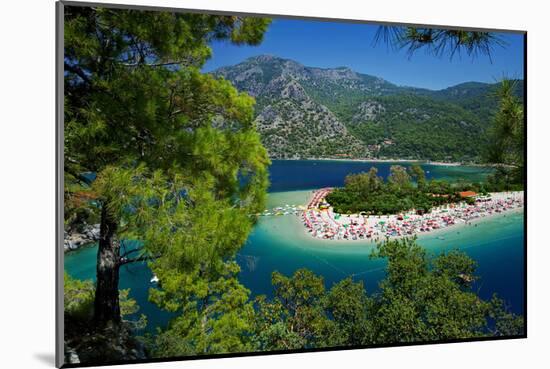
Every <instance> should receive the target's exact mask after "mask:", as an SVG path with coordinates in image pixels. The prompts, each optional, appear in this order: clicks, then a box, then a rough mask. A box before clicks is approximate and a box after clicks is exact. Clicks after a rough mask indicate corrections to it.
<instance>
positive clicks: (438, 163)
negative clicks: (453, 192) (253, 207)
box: [270, 158, 494, 168]
mask: <svg viewBox="0 0 550 369" xmlns="http://www.w3.org/2000/svg"><path fill="white" fill-rule="evenodd" d="M270 160H272V161H274V160H280V161H337V162H338V161H340V162H356V163H418V164H426V165H433V166H446V167H460V166H463V167H487V168H491V167H494V165H491V164H481V163H459V162H444V161H429V160H422V159H374V158H373V159H369V158H361V159H359V158H345V159H344V158H299V159H277V158H270Z"/></svg>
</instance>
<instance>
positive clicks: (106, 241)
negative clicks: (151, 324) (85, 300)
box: [94, 204, 121, 326]
mask: <svg viewBox="0 0 550 369" xmlns="http://www.w3.org/2000/svg"><path fill="white" fill-rule="evenodd" d="M117 225H118V224H117V222H116V220H115V219H114V218H113V217H112V216H111V215H110V214H109V212H108V211H107V204H103V206H102V209H101V223H100V229H99V232H100V236H99V247H98V250H97V269H96V277H97V283H96V291H95V300H94V319H95V322H96V324H97V325H99V326H105V325H108V324H114V325H118V324H119V323H120V322H121V317H120V304H119V292H118V281H119V268H120V263H119V260H120V244H119V242H118V240H116V238H115V233H116V229H117Z"/></svg>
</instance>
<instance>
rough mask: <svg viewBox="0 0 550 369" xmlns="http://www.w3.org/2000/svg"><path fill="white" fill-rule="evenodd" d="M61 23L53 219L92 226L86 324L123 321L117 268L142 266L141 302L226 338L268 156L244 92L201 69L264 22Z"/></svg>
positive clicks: (73, 17)
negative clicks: (60, 117) (57, 190)
mask: <svg viewBox="0 0 550 369" xmlns="http://www.w3.org/2000/svg"><path fill="white" fill-rule="evenodd" d="M64 18H65V29H64V35H65V39H64V47H65V57H64V70H65V73H64V77H65V110H64V113H65V117H64V120H65V142H64V148H65V152H64V156H65V200H66V201H65V203H66V205H67V209H66V214H67V216H68V218H67V219H66V222H67V224H73V223H78V222H79V221H80V220H79V219H82V218H83V217H82V216H79V215H78V214H91V215H90V216H92V215H93V217H95V219H97V221H98V222H99V223H100V237H99V247H98V256H97V273H96V274H97V275H96V277H97V278H96V283H95V288H94V298H93V320H92V323H91V326H93V327H94V329H96V330H97V329H99V328H100V327H111V328H112V327H120V328H122V327H123V324H121V323H123V322H122V319H121V315H122V314H123V309H124V307H123V306H121V303H120V296H121V292H120V291H119V285H118V282H119V270H120V268H121V267H122V266H123V265H126V264H128V263H133V262H148V263H150V267H151V269H152V270H153V271H154V272H155V273H156V274H157V275H158V276H159V278H160V279H161V281H162V288H161V289H160V290H152V291H151V299H152V300H153V301H154V302H156V303H157V304H159V305H160V306H161V307H163V308H166V309H168V310H170V311H174V312H177V313H178V314H179V315H181V316H184V318H182V319H183V320H184V321H185V322H190V321H193V322H194V323H197V324H193V327H192V328H191V330H192V331H186V332H187V333H188V335H190V336H192V337H193V339H199V337H202V336H201V334H204V335H206V336H209V337H210V338H208V339H205V341H207V340H212V341H215V340H216V338H214V337H218V339H221V337H226V336H227V337H229V336H230V333H229V332H232V331H235V332H237V333H234V335H235V336H238V332H240V329H241V328H240V327H239V326H238V323H236V320H235V319H234V318H235V317H236V315H235V314H237V313H236V312H235V311H234V310H233V309H232V307H233V305H232V304H237V302H238V300H239V297H238V296H241V298H243V297H242V296H246V293H245V292H244V289H243V288H242V287H241V286H240V285H239V284H238V282H237V280H236V277H235V275H236V273H237V271H238V270H237V268H236V264H235V261H234V257H235V252H236V250H238V248H239V247H240V246H241V245H242V243H243V242H244V240H245V239H246V237H247V235H248V233H249V231H250V229H251V227H252V224H253V222H254V218H252V217H251V216H250V215H249V214H254V213H257V212H258V211H259V210H260V209H263V205H264V201H265V192H266V188H267V186H268V178H267V166H268V165H269V159H268V157H267V154H266V151H265V149H264V147H263V146H262V145H261V142H260V137H259V135H258V133H257V132H256V130H255V127H254V125H253V124H252V119H253V111H254V110H253V107H254V99H253V98H251V97H250V96H248V95H247V94H244V93H239V92H238V91H237V90H236V89H235V88H234V87H233V86H232V85H231V83H229V82H228V81H225V80H223V79H221V78H215V77H213V76H211V75H207V74H203V73H201V68H202V66H203V65H204V63H205V62H206V60H207V59H208V58H209V57H210V56H211V52H212V51H211V48H210V46H209V44H210V43H211V42H212V41H214V40H227V41H229V42H232V43H234V44H248V45H255V44H258V43H259V42H260V41H261V40H262V37H263V34H264V32H265V30H266V28H267V26H268V24H269V22H270V21H269V19H266V18H255V17H240V16H215V15H206V14H191V13H175V12H168V11H164V12H157V11H154V12H153V11H140V10H123V9H112V8H104V7H85V6H76V5H75V6H66V7H65V14H64ZM86 216H88V215H86ZM127 240H133V241H137V242H139V245H140V246H139V247H135V248H131V249H126V248H125V247H124V242H125V241H127ZM74 296H76V295H74ZM88 297H89V296H88ZM245 299H246V298H245ZM71 309H72V308H71ZM223 312H227V313H228V315H227V317H226V318H222V317H221V315H222V314H223ZM193 317H195V318H196V319H195V320H192V319H193ZM211 317H216V318H219V319H216V320H215V321H214V320H209V319H210V318H211ZM176 320H177V319H176ZM202 321H206V322H207V323H205V324H207V327H206V328H205V329H204V330H201V331H200V332H198V331H197V329H199V327H200V326H201V324H199V323H200V322H202ZM177 324H178V320H177V321H176V322H175V323H174V325H177ZM180 324H181V323H180ZM68 328H69V329H70V327H68ZM227 340H229V338H228V339H223V341H225V342H227ZM204 345H205V346H208V345H209V344H206V343H205V344H204ZM228 345H229V344H228ZM194 346H195V347H196V348H195V349H196V350H200V347H201V346H200V345H198V344H197V345H194ZM224 347H225V346H224ZM228 347H229V346H227V347H226V348H225V349H228V350H229V349H231V348H230V347H229V348H228ZM231 347H233V346H231ZM97 355H101V352H98V353H97Z"/></svg>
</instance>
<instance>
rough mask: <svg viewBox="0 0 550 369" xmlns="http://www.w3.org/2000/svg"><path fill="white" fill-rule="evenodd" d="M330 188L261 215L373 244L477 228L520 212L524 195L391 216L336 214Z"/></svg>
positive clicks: (325, 236)
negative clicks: (283, 217) (284, 218)
mask: <svg viewBox="0 0 550 369" xmlns="http://www.w3.org/2000/svg"><path fill="white" fill-rule="evenodd" d="M330 191H332V188H330V187H327V188H322V189H318V190H314V191H312V192H311V196H310V198H309V200H308V202H307V204H306V205H288V204H285V205H284V206H279V207H276V208H274V209H272V210H267V211H265V212H264V213H263V214H261V215H264V216H279V215H295V216H297V217H298V218H299V220H300V221H301V223H302V225H303V229H304V231H305V232H306V233H307V234H308V235H309V236H310V237H313V238H316V239H320V240H342V241H372V242H378V241H382V240H385V239H387V238H390V239H394V238H402V237H410V236H420V235H423V234H428V233H429V234H432V235H437V234H439V233H441V231H443V230H449V229H450V228H451V227H452V229H457V230H458V228H459V227H461V226H469V225H472V226H474V227H475V226H477V225H476V224H477V222H479V221H481V220H483V219H488V218H491V217H496V216H505V215H506V214H507V213H511V212H515V211H522V210H523V201H524V198H523V197H524V194H523V191H517V192H497V193H490V194H488V196H483V197H482V196H478V197H477V198H476V199H475V203H474V204H471V205H469V204H467V203H466V202H460V203H456V204H454V203H453V204H447V205H444V206H440V207H436V208H433V209H432V210H431V211H430V212H429V213H426V214H421V215H420V214H418V213H417V212H415V211H414V210H411V211H408V212H403V213H400V214H392V215H380V216H375V215H366V214H349V215H348V214H338V213H335V212H334V209H333V208H332V207H331V206H330V204H328V203H326V202H325V200H324V199H325V197H326V195H327V194H328V193H330Z"/></svg>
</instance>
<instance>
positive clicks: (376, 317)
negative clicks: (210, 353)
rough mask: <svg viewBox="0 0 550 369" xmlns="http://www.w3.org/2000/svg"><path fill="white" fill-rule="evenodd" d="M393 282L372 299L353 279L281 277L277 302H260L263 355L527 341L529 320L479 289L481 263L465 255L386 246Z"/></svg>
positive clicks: (257, 334)
mask: <svg viewBox="0 0 550 369" xmlns="http://www.w3.org/2000/svg"><path fill="white" fill-rule="evenodd" d="M373 257H375V258H384V259H386V260H387V267H386V277H385V278H384V279H383V280H382V281H380V283H379V289H378V291H375V292H372V293H370V294H368V293H367V292H366V291H365V288H364V286H363V283H362V282H361V281H359V282H355V281H353V279H352V278H351V277H350V278H346V279H344V280H342V281H340V282H338V283H335V284H334V285H333V286H332V287H331V288H330V289H328V290H327V289H326V288H325V285H324V282H323V279H322V277H320V276H316V275H315V274H313V273H312V272H311V271H308V270H306V269H300V270H298V271H296V272H295V273H294V275H292V276H291V277H286V276H283V275H281V274H280V273H278V272H274V273H273V277H272V281H273V286H274V289H275V293H274V296H273V297H272V298H267V297H265V296H260V297H258V298H257V299H256V305H257V312H258V313H257V315H256V317H255V321H254V327H255V330H254V334H253V337H254V339H255V344H256V345H257V346H256V348H257V349H258V350H262V351H263V350H288V349H307V348H316V347H336V346H349V345H380V344H392V343H399V342H407V343H413V342H429V341H439V340H452V339H466V338H477V337H486V336H501V335H505V336H508V335H512V336H513V335H520V334H522V333H523V332H524V331H523V330H524V321H523V318H522V317H521V316H518V315H515V314H513V313H511V312H510V311H508V310H507V309H506V307H505V305H504V303H503V301H502V300H501V299H499V298H498V297H497V296H493V297H492V298H491V299H490V300H488V301H486V300H483V299H481V298H480V297H479V296H478V295H477V294H476V293H475V291H473V290H472V288H473V287H472V286H473V283H472V281H473V280H475V278H476V277H475V275H474V273H475V267H476V264H475V262H474V261H473V260H472V259H470V258H469V257H468V256H466V255H465V254H463V253H461V252H459V251H451V252H448V253H444V254H442V255H440V256H438V257H435V258H429V257H428V256H427V254H426V252H425V251H424V250H423V249H422V247H421V246H419V245H418V244H417V243H416V241H415V240H414V239H404V240H399V241H387V242H385V243H382V244H379V245H378V246H377V248H376V250H375V251H374V253H373Z"/></svg>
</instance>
